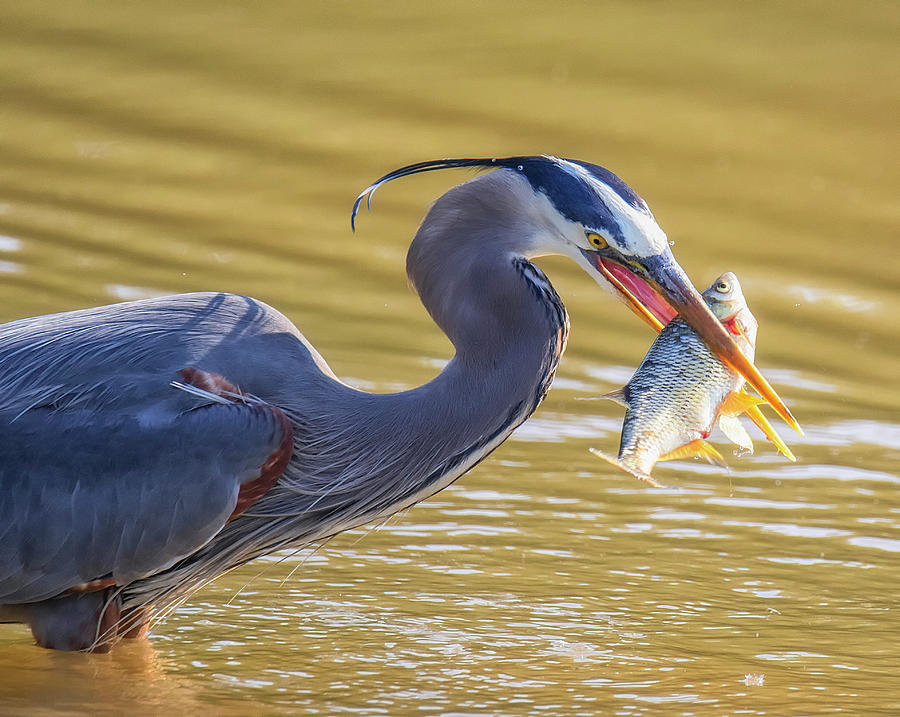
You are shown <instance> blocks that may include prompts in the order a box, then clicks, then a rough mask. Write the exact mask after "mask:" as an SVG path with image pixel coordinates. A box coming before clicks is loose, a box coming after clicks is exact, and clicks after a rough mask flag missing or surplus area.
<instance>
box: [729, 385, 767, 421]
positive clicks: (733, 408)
mask: <svg viewBox="0 0 900 717" xmlns="http://www.w3.org/2000/svg"><path fill="white" fill-rule="evenodd" d="M765 402H766V400H765V399H764V398H760V397H759V396H754V395H753V394H752V393H747V391H746V389H743V388H742V389H741V390H740V391H732V392H731V393H729V394H728V395H727V396H726V397H725V400H724V401H722V406H721V407H720V408H719V415H720V416H739V415H741V414H742V413H746V412H747V410H748V409H750V408H753V407H754V406H758V405H759V404H761V403H765Z"/></svg>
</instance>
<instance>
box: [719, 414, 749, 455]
mask: <svg viewBox="0 0 900 717" xmlns="http://www.w3.org/2000/svg"><path fill="white" fill-rule="evenodd" d="M719 428H720V429H722V433H724V434H725V435H726V436H728V438H729V440H731V441H732V442H733V443H737V444H738V445H739V446H740V447H741V448H742V449H743V450H745V451H748V452H750V453H753V440H752V439H751V438H750V434H749V433H747V429H746V428H744V427H743V426H742V425H741V422H740V421H739V420H738V419H737V417H736V416H729V415H725V414H723V415H721V416H719Z"/></svg>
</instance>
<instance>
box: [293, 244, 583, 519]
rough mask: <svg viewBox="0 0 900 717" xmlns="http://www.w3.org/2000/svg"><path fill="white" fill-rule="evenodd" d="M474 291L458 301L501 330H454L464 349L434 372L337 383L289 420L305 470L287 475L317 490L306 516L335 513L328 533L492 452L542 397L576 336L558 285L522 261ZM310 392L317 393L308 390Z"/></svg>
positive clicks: (444, 481) (421, 494)
mask: <svg viewBox="0 0 900 717" xmlns="http://www.w3.org/2000/svg"><path fill="white" fill-rule="evenodd" d="M473 293H474V295H473V296H471V297H462V296H458V297H457V299H458V300H463V299H466V300H467V301H468V302H469V303H468V305H467V307H466V310H467V311H469V312H475V311H477V312H478V313H479V315H480V316H483V317H485V321H486V322H487V323H488V324H489V325H490V326H492V327H493V329H492V331H490V332H488V331H480V332H476V334H475V336H476V337H477V338H476V340H471V339H469V340H459V335H457V337H456V338H454V336H452V335H451V339H454V343H455V344H456V347H457V353H456V356H454V357H453V359H452V360H451V361H450V362H449V363H448V364H447V366H446V367H445V368H444V369H443V371H441V373H440V374H439V375H438V376H436V377H435V378H434V379H432V380H431V381H429V382H428V383H426V384H424V385H422V386H419V387H417V388H414V389H411V390H409V391H402V392H399V393H392V394H371V393H366V392H362V391H356V390H353V389H351V388H349V387H346V386H343V385H342V384H337V383H334V382H331V380H330V379H329V380H328V385H327V386H323V389H324V390H323V391H322V393H321V395H319V396H317V397H316V398H315V400H313V401H309V400H307V401H306V402H305V405H304V407H303V408H302V409H300V410H298V411H297V412H296V413H294V415H293V416H292V417H293V418H294V420H295V423H296V424H297V426H298V428H299V430H298V431H297V438H298V445H297V451H296V453H297V456H298V460H297V461H296V463H295V464H293V465H295V466H296V473H295V472H294V470H293V468H292V469H289V474H288V475H287V476H286V477H287V480H288V482H295V483H296V485H297V486H298V488H300V487H302V489H303V492H304V493H306V494H307V495H308V499H304V502H306V503H307V508H306V511H312V512H313V513H315V514H317V515H318V516H319V517H320V518H323V516H327V519H326V518H323V521H324V522H323V525H324V526H325V527H324V530H325V532H326V533H329V534H330V533H333V532H338V530H344V529H346V528H347V527H352V526H354V525H359V524H362V523H365V522H368V521H370V520H376V519H378V518H380V517H382V516H386V515H389V514H391V513H393V512H396V511H397V510H399V509H401V508H403V507H405V506H407V505H411V504H413V503H415V502H417V501H419V500H422V499H423V498H425V497H427V496H428V495H430V494H432V493H434V492H436V491H437V490H440V489H441V488H443V487H444V486H446V485H448V484H449V483H450V482H452V481H453V480H455V479H456V478H457V477H459V476H460V475H462V473H464V472H466V471H467V470H468V469H469V468H471V467H472V466H473V465H475V464H476V463H478V461H480V460H481V459H482V458H484V457H485V456H486V455H487V454H489V453H490V452H491V451H493V450H494V449H495V448H496V447H497V446H498V445H499V444H500V443H502V442H503V440H504V439H506V437H507V436H508V435H509V434H510V433H511V432H512V431H513V429H515V427H516V426H518V425H519V424H520V423H521V422H522V421H524V420H525V419H526V418H527V417H528V416H530V415H531V414H532V413H533V412H534V410H535V409H536V408H537V406H538V405H539V404H540V402H541V401H542V400H543V398H544V396H545V395H546V393H547V390H548V389H549V387H550V382H551V380H552V378H553V376H554V374H555V371H556V367H557V365H558V362H559V358H560V356H561V355H562V352H563V350H564V348H565V343H566V338H567V334H568V319H567V317H566V314H565V309H564V308H563V306H562V303H561V302H560V301H559V298H558V296H557V295H556V292H555V291H553V288H552V286H551V285H550V283H549V281H547V279H546V277H544V275H543V274H542V273H541V272H540V270H538V269H537V267H535V266H534V265H532V264H530V263H529V262H527V261H525V260H524V259H521V258H520V259H515V260H513V259H512V258H510V259H509V260H508V261H505V262H503V263H502V264H499V265H497V266H495V268H494V271H493V273H492V282H491V286H490V287H484V288H483V290H479V291H476V292H473ZM430 308H433V307H430ZM470 315H474V314H470ZM453 328H454V329H456V330H457V331H460V332H461V331H462V330H463V328H464V327H463V325H462V324H456V325H454V326H453ZM304 393H305V396H306V397H307V399H310V398H312V396H310V393H309V387H307V388H306V390H305V392H304ZM317 393H318V392H317ZM307 427H308V428H307ZM360 495H364V496H365V500H360V498H359V497H360ZM293 500H294V501H295V500H296V496H294V498H293ZM294 505H295V506H296V503H294ZM319 527H321V526H319ZM319 527H317V528H316V529H317V530H319Z"/></svg>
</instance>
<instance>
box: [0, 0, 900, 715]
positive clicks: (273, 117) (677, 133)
mask: <svg viewBox="0 0 900 717" xmlns="http://www.w3.org/2000/svg"><path fill="white" fill-rule="evenodd" d="M0 16H2V18H3V21H2V22H0V38H2V41H3V46H4V53H3V63H2V64H0V97H2V98H3V101H2V103H0V155H2V157H3V162H0V320H7V319H12V318H15V317H18V316H24V315H31V314H38V313H45V312H52V311H61V310H66V309H72V308H76V307H80V306H87V305H91V304H98V303H106V302H110V301H120V300H129V299H134V298H141V297H144V296H153V295H158V294H162V293H166V292H174V291H186V290H195V289H229V290H233V291H238V292H244V293H248V294H253V295H255V296H258V297H259V298H261V299H264V300H266V301H268V302H270V303H272V304H273V305H276V306H278V307H279V308H280V309H282V310H283V311H285V312H286V313H287V314H288V315H289V316H291V318H292V319H294V320H295V321H296V322H297V323H298V325H299V326H300V327H301V328H302V329H303V331H304V332H305V333H306V335H307V336H308V337H309V338H310V339H311V340H312V341H313V342H314V343H315V344H316V345H317V346H318V347H319V348H320V349H321V350H322V353H323V354H324V355H325V356H326V358H328V360H329V362H330V363H331V365H332V366H333V367H334V368H335V370H336V371H337V372H338V373H339V374H340V375H341V376H344V377H345V378H347V380H348V381H350V382H351V383H353V384H355V385H357V386H360V387H362V388H366V389H369V390H379V391H383V390H396V389H400V388H405V387H408V386H411V385H414V384H417V383H421V382H423V381H425V380H427V379H428V378H430V377H431V376H432V375H434V373H435V372H436V371H438V370H439V369H440V367H441V366H442V365H443V363H442V362H443V361H445V360H446V358H447V356H448V354H449V344H448V343H447V341H446V339H445V338H444V337H442V336H441V335H440V334H439V333H438V332H437V331H436V330H435V329H434V328H433V327H432V325H431V323H430V321H429V319H428V317H427V316H426V315H425V312H424V311H423V310H422V309H421V307H419V306H418V304H417V303H416V301H415V299H414V298H413V297H412V296H411V294H410V291H409V289H408V287H407V285H406V282H405V277H404V276H403V271H402V266H403V259H404V254H405V249H406V245H407V242H408V240H409V237H410V236H411V234H412V231H413V229H414V226H415V223H416V221H417V219H418V218H419V217H420V216H421V213H422V211H423V209H424V207H425V206H427V203H428V202H429V201H431V199H433V198H434V197H435V196H436V195H437V194H438V193H439V192H441V191H442V190H444V189H446V188H447V187H448V186H450V184H452V183H453V182H454V181H459V180H462V179H463V178H465V177H466V176H468V175H466V174H465V173H464V172H461V173H459V174H457V175H456V176H453V175H451V174H445V175H444V176H435V177H421V178H416V179H410V180H406V181H405V183H403V184H398V185H396V186H395V187H393V188H392V189H391V190H389V191H387V190H386V191H385V192H384V193H383V194H380V195H379V197H378V198H377V200H376V204H375V209H376V211H375V212H374V213H373V214H366V215H363V216H361V217H360V222H359V226H358V230H357V233H356V234H355V235H352V234H351V233H350V232H349V227H348V211H349V207H350V204H351V202H352V199H353V197H354V196H355V194H356V192H357V191H359V190H360V189H361V188H362V187H364V186H366V185H367V184H368V183H369V182H370V181H371V180H372V179H373V178H375V177H376V176H379V175H380V174H382V173H383V172H384V171H387V170H389V169H391V168H393V167H395V166H399V165H401V164H404V163H406V162H412V161H417V160H421V159H426V158H432V157H442V156H451V155H461V156H466V155H471V156H479V155H494V154H496V155H500V154H515V153H521V152H540V151H548V152H554V153H558V154H562V155H566V156H575V157H581V158H584V159H588V160H591V161H596V162H600V163H602V164H606V165H608V166H610V167H611V168H613V169H614V170H616V171H618V172H619V173H621V174H622V175H623V176H624V177H625V178H626V180H628V181H629V182H631V183H633V184H634V185H635V186H636V187H637V188H638V189H639V191H640V192H641V193H642V194H643V195H644V196H645V197H646V198H647V199H648V200H649V201H650V204H651V206H652V207H653V209H654V212H655V213H656V216H657V218H658V219H659V220H660V222H661V224H662V225H663V227H664V228H665V229H666V230H667V231H668V233H669V236H670V238H672V239H673V240H675V241H676V246H675V251H676V254H677V255H678V257H679V259H680V260H681V262H682V264H683V265H684V266H685V267H686V268H687V269H688V270H689V271H690V273H691V274H692V276H693V278H694V279H695V282H696V283H697V284H698V285H705V284H706V283H708V281H709V280H710V279H711V278H712V277H714V276H716V275H717V274H719V273H721V272H722V271H724V270H731V271H735V272H736V273H737V274H738V275H739V276H740V277H741V281H742V284H744V286H745V290H746V294H747V296H748V300H749V301H750V303H751V304H752V307H753V310H754V313H755V314H756V316H757V317H758V318H759V320H760V342H759V352H758V356H759V363H760V366H761V367H762V368H763V370H764V372H765V373H766V374H767V376H769V377H770V379H771V380H772V382H773V383H774V384H775V386H776V388H777V389H778V391H779V393H781V394H782V395H783V396H784V397H785V398H787V399H788V401H789V403H790V404H791V409H792V411H793V412H794V413H795V415H797V416H798V417H799V418H800V419H801V421H802V422H803V423H804V427H805V428H806V436H805V438H796V437H794V436H791V437H789V438H788V440H790V441H791V443H792V447H793V449H794V452H795V453H796V454H797V456H798V458H799V460H800V462H799V463H798V464H789V463H787V462H786V461H784V459H782V458H781V457H779V456H778V455H777V453H776V452H775V451H774V449H772V447H771V446H770V445H768V444H765V443H764V442H763V441H762V440H761V439H760V440H759V441H757V451H756V454H755V455H753V456H741V457H737V456H736V457H729V458H728V460H729V463H730V465H731V469H730V471H729V472H728V473H727V474H725V475H723V474H722V472H721V471H720V470H719V469H717V468H713V467H711V466H706V465H702V464H699V463H694V462H675V463H671V464H666V465H665V466H660V471H661V475H662V474H663V472H664V473H665V480H666V482H667V483H670V484H671V485H672V486H673V487H672V488H670V489H648V488H646V487H645V486H644V485H642V484H639V483H637V482H636V481H634V480H632V479H630V478H629V477H628V476H626V475H624V474H619V473H617V472H613V471H611V470H610V469H609V468H608V467H606V466H605V465H604V464H603V463H602V462H600V461H598V460H597V459H595V458H594V457H593V456H592V455H591V454H590V453H589V452H588V448H589V447H591V446H597V447H602V448H606V449H607V450H609V449H611V448H612V447H613V446H614V445H615V443H616V441H617V435H618V430H619V427H620V425H621V412H620V411H618V410H616V407H615V406H612V405H608V404H607V402H602V401H588V400H580V399H584V398H592V397H596V396H597V395H599V394H601V393H604V392H606V391H608V390H610V389H611V388H614V387H616V386H617V385H621V384H622V383H624V381H626V380H627V379H628V377H629V375H630V373H631V370H632V369H631V367H633V366H634V365H635V364H636V363H637V361H638V360H639V359H640V357H641V356H642V355H643V353H644V352H645V351H646V349H647V347H648V345H649V343H650V342H651V341H652V335H651V334H650V332H649V331H647V330H646V329H645V328H644V327H643V325H641V324H639V322H636V321H635V320H634V318H633V317H632V316H631V314H629V313H628V312H627V311H624V310H623V309H622V308H621V307H616V306H614V305H613V304H612V302H610V301H609V300H608V299H607V297H605V296H603V295H602V293H601V292H600V291H598V289H597V287H596V286H594V285H593V284H592V283H591V282H590V281H589V280H587V279H586V278H585V277H584V276H583V275H582V274H581V273H580V272H579V271H578V270H577V269H576V268H575V267H573V266H571V265H570V263H567V262H565V261H563V260H560V259H554V258H548V259H546V260H542V261H541V264H542V266H543V267H544V268H545V269H546V271H547V273H548V275H550V276H551V278H552V279H553V281H554V283H555V284H556V286H557V288H558V289H559V291H560V293H561V295H562V296H563V297H564V299H565V300H566V302H567V305H568V307H569V309H570V313H571V315H572V323H573V334H572V338H571V340H570V344H569V352H568V354H567V356H566V358H565V360H564V362H563V365H562V367H561V370H560V375H559V378H558V379H557V381H556V383H555V387H554V391H553V392H551V395H550V397H549V398H548V400H547V402H546V403H545V405H544V407H543V408H542V409H541V410H540V412H539V413H538V415H536V416H535V417H534V419H532V420H531V421H529V422H528V423H527V424H525V425H524V426H523V427H522V428H520V429H519V430H518V431H517V432H516V434H515V436H514V437H513V439H512V440H510V441H509V442H508V443H507V444H506V445H505V446H503V447H502V448H501V449H500V450H498V451H497V452H496V453H495V454H494V456H492V457H491V459H489V461H488V462H486V463H485V464H484V465H483V466H481V467H479V468H478V469H477V470H476V471H474V472H473V473H472V474H470V475H467V476H466V477H465V478H464V479H463V480H462V481H461V482H460V483H459V484H457V485H455V486H453V487H452V488H450V489H448V490H447V491H444V492H443V493H441V494H440V495H438V496H436V497H435V498H434V499H432V500H430V501H427V502H426V503H424V504H422V505H420V506H418V507H416V508H414V509H412V510H410V511H408V512H407V513H406V514H405V515H402V516H398V517H395V518H393V519H392V520H391V521H389V522H388V524H387V525H385V526H382V527H380V528H379V529H378V530H361V531H356V532H355V533H352V534H348V535H344V536H339V537H338V538H336V539H334V540H333V541H331V542H330V543H328V544H327V545H325V546H323V547H321V548H320V549H319V550H317V551H312V552H301V553H298V554H285V555H278V556H272V557H271V558H269V559H267V560H263V561H259V562H258V563H254V564H253V565H249V566H246V567H244V568H243V569H241V570H238V571H235V572H234V573H232V574H229V575H228V576H226V577H225V578H223V579H222V580H220V581H218V582H217V583H215V584H213V585H212V586H210V587H209V588H207V589H206V590H204V591H202V592H201V593H200V594H198V595H197V596H196V597H195V598H194V599H193V600H191V601H190V602H189V603H187V604H185V605H184V606H182V607H181V608H180V609H179V610H177V611H176V612H175V613H174V614H173V615H172V616H171V617H170V619H169V620H168V622H166V623H165V624H164V625H162V626H160V627H158V628H157V630H156V632H155V634H154V637H153V640H152V641H151V642H150V643H137V644H127V645H125V646H124V647H122V648H120V649H119V650H117V651H115V652H114V653H112V654H110V655H106V656H90V657H85V656H83V655H65V654H56V653H49V652H46V651H42V650H38V649H36V648H34V647H32V646H31V645H30V644H29V642H30V641H29V639H28V637H27V634H26V632H25V631H23V629H22V628H20V627H18V626H0V674H2V677H0V707H2V709H0V711H2V712H3V714H22V715H25V714H28V715H34V714H46V715H63V714H80V713H83V712H84V711H86V710H91V711H96V710H98V709H100V710H101V711H102V709H103V707H106V708H107V709H108V710H109V711H110V712H122V711H129V712H131V713H136V714H141V713H144V712H146V713H147V714H156V713H159V712H162V711H172V710H179V711H181V712H184V713H186V714H193V713H195V712H197V711H199V710H201V709H203V708H204V707H207V708H208V706H214V709H215V710H216V712H217V713H225V714H228V713H234V714H247V713H248V712H250V711H254V712H255V711H262V712H266V713H272V714H277V713H281V712H283V713H296V712H308V713H319V714H340V713H342V712H349V711H356V712H361V713H364V714H403V713H411V712H416V711H421V712H430V713H434V714H442V713H445V714H453V713H455V714H491V715H494V714H521V713H535V714H539V713H546V714H585V715H592V714H598V713H603V714H606V713H615V714H622V715H630V714H642V713H653V712H654V711H655V712H658V711H659V710H660V707H661V706H662V708H663V709H665V710H666V712H667V713H673V714H674V713H678V714H715V715H719V714H726V713H727V714H737V713H743V714H757V715H781V714H786V713H807V714H817V715H820V714H829V713H832V712H836V711H841V710H843V711H846V712H849V713H851V714H878V713H881V714H891V713H895V712H896V711H897V710H898V709H900V698H898V697H897V696H896V694H897V690H896V688H895V687H894V682H895V681H896V679H895V675H894V674H893V673H894V672H895V669H894V667H893V666H894V665H896V664H897V662H898V658H900V651H898V647H897V645H898V644H900V622H898V618H897V616H896V609H895V608H896V604H895V603H896V594H897V589H896V584H897V580H896V576H897V570H898V566H900V563H898V560H900V555H898V553H900V508H898V507H897V506H898V504H897V500H896V484H897V483H898V481H900V472H898V454H900V422H898V420H897V410H896V405H897V402H898V398H900V396H898V391H897V381H896V377H897V376H898V375H900V352H898V351H897V343H896V342H897V335H898V330H897V329H898V322H897V319H896V317H897V315H898V313H900V303H898V298H897V293H896V288H897V287H896V268H897V267H896V248H895V243H894V237H895V236H896V233H897V232H896V230H897V212H896V196H897V189H898V184H900V183H898V180H897V176H896V167H895V163H893V162H892V161H890V160H891V158H892V156H893V155H895V154H896V152H891V151H890V149H891V148H893V147H895V146H896V144H895V142H896V139H895V131H896V129H895V126H894V124H895V123H894V121H893V118H894V117H896V104H895V98H896V96H897V83H896V77H895V75H894V73H893V71H892V70H893V68H894V67H896V64H897V50H896V40H895V38H896V32H895V30H896V25H897V21H898V16H897V13H896V10H895V9H894V8H893V6H892V5H890V4H887V3H885V4H879V3H876V2H866V3H856V4H853V5H852V7H851V6H848V5H846V4H840V3H836V2H835V3H825V4H824V5H821V6H816V7H815V8H807V7H805V6H799V5H797V6H793V5H791V6H745V5H741V4H727V3H726V4H719V5H717V6H715V8H712V7H710V6H709V5H703V4H690V3H679V4H677V5H667V4H659V3H644V4H635V3H606V4H603V5H595V4H583V5H581V4H577V3H569V4H566V5H565V6H558V7H557V6H555V7H554V8H553V9H552V10H549V9H548V8H547V7H546V6H544V5H543V4H539V3H535V4H527V3H526V4H524V5H523V4H521V3H517V4H515V5H508V4H505V3H492V4H489V5H487V6H484V5H476V4H472V5H465V4H463V5H460V4H458V3H454V4H449V5H446V6H437V5H434V4H426V5H422V4H417V3H400V4H398V3H391V4H388V5H377V6H376V5H358V4H346V3H318V2H310V3H267V4H265V5H264V6H260V7H259V8H255V7H254V8H252V9H251V8H250V7H249V6H247V7H246V8H244V7H241V6H239V5H228V4H224V5H223V4H221V3H206V2H204V1H203V0H193V1H192V2H190V3H187V4H185V3H178V4H175V3H171V4H166V3H163V4H162V5H160V4H154V5H152V6H151V5H148V6H146V7H140V6H137V5H133V4H127V3H126V4H121V3H108V2H102V3H99V4H97V3H93V4H91V5H82V4H80V3H50V4H46V3H45V4H19V5H18V6H15V7H14V6H12V5H10V4H7V6H6V7H4V8H3V9H2V10H0ZM786 437H787V436H786Z"/></svg>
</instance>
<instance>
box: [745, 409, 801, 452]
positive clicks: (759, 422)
mask: <svg viewBox="0 0 900 717" xmlns="http://www.w3.org/2000/svg"><path fill="white" fill-rule="evenodd" d="M746 413H747V418H749V419H750V420H751V421H753V422H754V423H755V424H756V426H757V428H759V430H761V431H762V432H763V433H764V434H765V436H766V438H768V439H769V440H770V441H771V442H772V443H774V444H775V447H776V448H777V449H778V452H779V453H781V455H783V456H784V457H785V458H787V459H788V460H789V461H791V462H792V463H796V462H797V458H796V457H795V456H794V454H793V453H791V449H790V448H788V447H787V446H786V445H785V443H784V441H782V440H781V436H779V435H778V434H777V433H776V432H775V429H774V428H772V425H771V424H770V423H769V421H768V420H767V419H766V417H765V416H764V415H763V412H762V411H760V410H759V406H751V407H750V408H748V409H747V410H746Z"/></svg>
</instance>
